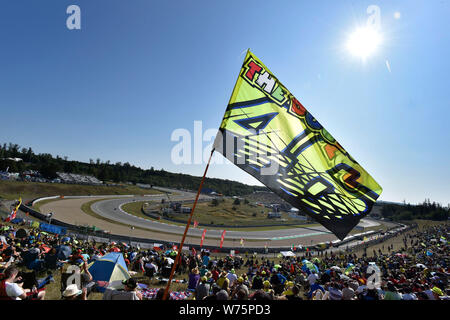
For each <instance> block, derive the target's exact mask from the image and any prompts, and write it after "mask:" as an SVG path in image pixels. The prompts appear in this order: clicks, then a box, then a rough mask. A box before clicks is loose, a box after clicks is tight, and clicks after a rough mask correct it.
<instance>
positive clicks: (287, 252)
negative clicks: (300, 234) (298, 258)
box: [280, 251, 295, 257]
mask: <svg viewBox="0 0 450 320" xmlns="http://www.w3.org/2000/svg"><path fill="white" fill-rule="evenodd" d="M280 253H281V255H282V256H283V257H295V253H293V252H292V251H280Z"/></svg>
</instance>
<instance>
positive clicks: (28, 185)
mask: <svg viewBox="0 0 450 320" xmlns="http://www.w3.org/2000/svg"><path fill="white" fill-rule="evenodd" d="M156 193H161V192H160V191H158V190H154V189H142V188H139V187H137V186H133V185H123V186H101V185H100V186H88V185H79V184H63V183H40V182H22V181H5V180H2V181H0V198H3V199H7V200H14V199H17V198H19V197H22V199H28V200H31V199H35V198H39V197H45V196H56V195H67V196H88V195H126V194H133V195H146V194H156Z"/></svg>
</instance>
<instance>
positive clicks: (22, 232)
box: [16, 229, 28, 239]
mask: <svg viewBox="0 0 450 320" xmlns="http://www.w3.org/2000/svg"><path fill="white" fill-rule="evenodd" d="M27 236H28V234H27V232H26V231H25V229H19V230H17V232H16V238H20V239H22V238H26V237H27Z"/></svg>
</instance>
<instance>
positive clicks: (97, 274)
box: [88, 252, 130, 291]
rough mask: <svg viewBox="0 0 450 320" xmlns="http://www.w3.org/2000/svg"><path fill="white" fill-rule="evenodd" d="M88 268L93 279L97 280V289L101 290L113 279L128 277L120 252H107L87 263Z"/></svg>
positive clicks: (119, 279)
mask: <svg viewBox="0 0 450 320" xmlns="http://www.w3.org/2000/svg"><path fill="white" fill-rule="evenodd" d="M88 269H89V272H90V273H91V275H92V278H93V280H94V281H96V282H97V284H98V289H100V290H99V291H103V290H104V288H106V286H107V285H108V284H109V283H111V282H113V281H123V280H127V279H129V278H130V274H129V273H128V268H127V265H126V263H125V260H124V258H123V255H122V253H120V252H111V253H108V254H107V255H105V256H103V257H101V258H100V259H98V260H95V261H94V262H92V263H91V264H89V266H88ZM102 288H103V290H102Z"/></svg>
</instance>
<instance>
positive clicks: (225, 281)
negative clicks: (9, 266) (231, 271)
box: [216, 270, 230, 288]
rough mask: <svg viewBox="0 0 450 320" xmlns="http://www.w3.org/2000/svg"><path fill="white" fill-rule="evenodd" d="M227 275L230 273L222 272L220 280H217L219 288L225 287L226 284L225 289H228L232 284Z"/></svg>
mask: <svg viewBox="0 0 450 320" xmlns="http://www.w3.org/2000/svg"><path fill="white" fill-rule="evenodd" d="M227 274H228V272H226V271H225V270H224V271H222V273H221V274H220V276H219V278H218V279H217V281H216V284H217V285H218V286H219V288H222V287H224V284H225V287H227V288H228V286H229V284H230V280H228V278H227Z"/></svg>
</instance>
